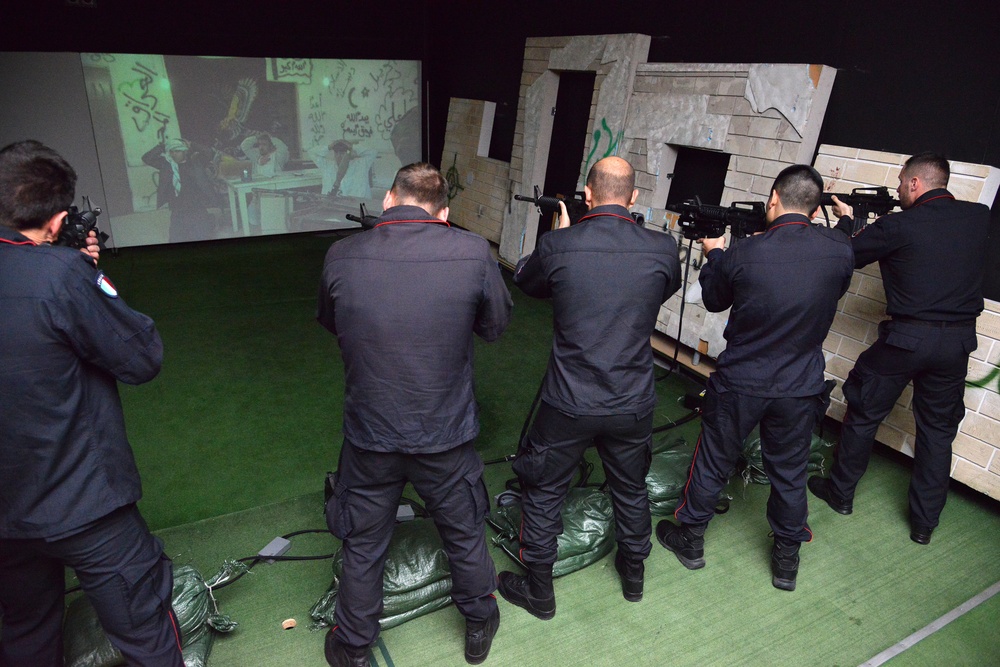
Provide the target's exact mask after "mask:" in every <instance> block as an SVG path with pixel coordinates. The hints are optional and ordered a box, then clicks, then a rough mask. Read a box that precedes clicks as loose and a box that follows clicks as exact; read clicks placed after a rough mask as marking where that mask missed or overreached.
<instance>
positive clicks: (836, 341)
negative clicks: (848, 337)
mask: <svg viewBox="0 0 1000 667" xmlns="http://www.w3.org/2000/svg"><path fill="white" fill-rule="evenodd" d="M843 339H844V337H843V336H841V335H839V334H835V333H832V332H831V333H828V334H827V335H826V339H825V340H824V341H823V350H824V351H826V352H829V353H830V355H828V356H832V355H834V354H836V353H837V350H838V349H839V348H840V341H842V340H843Z"/></svg>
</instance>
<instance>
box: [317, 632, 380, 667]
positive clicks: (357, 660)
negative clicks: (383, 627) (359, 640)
mask: <svg viewBox="0 0 1000 667" xmlns="http://www.w3.org/2000/svg"><path fill="white" fill-rule="evenodd" d="M324 650H325V652H326V661H327V662H328V663H330V665H331V667H371V663H370V662H368V647H365V648H355V647H353V646H348V645H347V644H341V643H340V641H339V640H338V639H337V638H336V636H335V635H334V634H333V630H331V631H330V632H328V633H326V646H325V647H324Z"/></svg>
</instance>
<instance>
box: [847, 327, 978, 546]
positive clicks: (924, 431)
mask: <svg viewBox="0 0 1000 667" xmlns="http://www.w3.org/2000/svg"><path fill="white" fill-rule="evenodd" d="M976 345H977V340H976V327H975V320H971V321H967V322H965V323H937V324H932V323H929V322H927V323H917V322H911V321H905V322H901V321H896V320H886V321H883V322H882V323H881V324H880V325H879V337H878V340H876V341H875V343H873V344H872V346H871V347H870V348H868V349H867V350H865V351H864V352H863V353H861V356H860V357H858V361H857V363H856V364H855V365H854V368H853V370H851V372H850V374H849V375H848V377H847V382H845V383H844V396H845V398H846V399H847V414H846V416H845V417H844V425H843V428H842V429H841V436H840V444H839V445H838V447H837V451H836V455H835V460H834V465H833V470H832V472H831V475H830V489H831V491H832V493H833V495H834V497H836V498H838V499H842V500H845V501H846V500H851V499H853V498H854V492H855V490H856V488H857V485H858V481H859V480H860V479H861V476H862V475H864V473H865V470H866V469H867V468H868V461H869V459H870V458H871V452H872V444H873V442H874V440H875V434H876V432H877V431H878V427H879V424H881V423H882V420H883V419H885V418H886V416H888V414H889V412H891V411H892V408H893V406H894V405H895V404H896V401H897V400H898V399H899V397H900V395H901V394H902V393H903V389H905V388H906V385H907V384H908V383H909V382H910V381H912V382H913V415H914V417H915V419H916V436H917V437H916V441H915V444H914V446H913V473H912V476H911V478H910V490H909V505H910V521H911V523H912V525H913V527H915V528H921V529H932V528H934V527H935V526H937V525H938V519H939V518H940V516H941V510H943V509H944V504H945V501H946V500H947V496H948V478H949V474H950V472H951V443H952V441H953V440H954V439H955V434H956V433H957V432H958V424H959V422H961V421H962V418H963V417H964V416H965V403H964V396H965V377H966V375H967V373H968V363H969V353H971V352H972V351H974V350H975V349H976Z"/></svg>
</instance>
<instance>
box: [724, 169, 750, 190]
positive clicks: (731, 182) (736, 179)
mask: <svg viewBox="0 0 1000 667" xmlns="http://www.w3.org/2000/svg"><path fill="white" fill-rule="evenodd" d="M753 179H754V177H753V176H752V175H751V174H747V173H743V172H740V171H727V172H726V187H728V188H733V189H736V190H741V191H749V190H750V189H751V188H752V187H753Z"/></svg>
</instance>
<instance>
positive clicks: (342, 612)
mask: <svg viewBox="0 0 1000 667" xmlns="http://www.w3.org/2000/svg"><path fill="white" fill-rule="evenodd" d="M383 206H384V213H383V214H382V217H381V218H379V221H378V223H377V224H376V225H375V227H374V228H373V229H371V230H368V231H365V232H363V233H361V234H357V235H354V236H351V237H348V238H346V239H343V240H340V241H338V242H337V243H335V244H333V246H332V247H331V248H330V251H329V252H328V253H327V256H326V264H325V266H324V268H323V279H322V284H321V288H320V296H319V314H318V317H317V319H318V320H319V322H320V323H321V324H322V325H323V326H325V327H326V328H327V329H329V330H330V331H331V332H332V333H333V334H334V335H335V336H336V337H337V341H338V343H339V344H340V350H341V354H342V355H343V359H344V372H345V380H346V391H345V395H344V444H343V448H342V450H341V453H340V464H339V466H338V471H337V475H336V479H335V482H334V484H333V495H332V496H331V497H330V500H329V502H328V503H327V507H326V515H327V523H328V524H329V526H330V530H331V531H332V532H333V534H334V535H335V536H337V537H339V538H340V539H342V540H343V541H344V542H343V554H344V576H343V577H342V578H341V584H340V592H339V594H338V595H337V608H336V611H335V617H336V622H337V624H336V625H335V626H334V628H333V629H332V630H331V631H330V633H329V634H328V635H327V638H326V657H327V660H328V661H329V662H330V664H331V665H345V666H346V665H351V666H357V665H367V664H368V657H367V651H368V647H370V646H371V645H372V644H374V643H375V640H376V639H377V637H378V629H379V625H378V619H379V616H380V614H381V612H382V572H383V569H384V566H385V557H386V550H387V548H388V546H389V540H390V538H391V537H392V528H393V522H394V520H395V517H396V508H397V507H398V505H399V499H400V497H401V495H402V492H403V486H404V485H405V484H406V483H407V482H411V483H412V484H413V486H414V488H415V489H416V491H417V493H419V494H420V496H421V498H423V499H424V501H425V502H426V505H427V510H428V511H429V512H430V514H431V516H432V517H433V518H434V522H435V525H436V526H437V529H438V531H439V532H440V534H441V539H442V541H443V542H444V549H445V552H446V553H447V555H448V561H449V564H450V568H451V577H452V582H453V588H452V599H453V600H454V602H455V605H456V606H457V607H458V610H459V611H460V612H461V613H462V615H463V616H465V618H466V640H465V658H466V660H467V661H468V662H470V663H471V664H478V663H480V662H482V661H483V660H485V659H486V656H487V654H488V653H489V649H490V645H491V642H492V640H493V636H494V634H496V631H497V627H498V626H499V623H500V611H499V609H498V608H497V603H496V598H495V597H494V595H493V591H494V590H495V589H496V570H495V569H494V566H493V560H492V558H491V557H490V555H489V552H488V551H487V549H486V531H485V519H486V514H487V512H488V511H489V498H488V496H487V493H486V486H485V484H484V482H483V478H482V474H483V462H482V459H480V457H479V455H478V454H477V453H476V451H475V449H473V446H472V441H473V439H474V438H475V437H476V435H477V434H478V433H479V420H478V416H477V412H478V410H477V406H476V399H475V396H474V394H473V368H472V356H473V333H475V334H477V335H478V336H480V337H481V338H483V339H484V340H487V341H493V340H496V339H497V338H498V337H499V336H500V334H501V333H502V332H503V330H504V329H505V328H506V327H507V324H508V322H509V321H510V312H511V307H512V302H511V298H510V293H509V292H508V291H507V287H506V286H505V285H504V282H503V278H502V277H501V275H500V270H499V268H498V267H497V263H496V261H494V260H493V258H492V256H491V255H490V249H489V243H488V242H487V241H486V240H485V239H483V238H482V237H480V236H478V235H476V234H473V233H470V232H466V231H463V230H459V229H455V228H453V227H450V226H449V224H448V222H447V220H448V184H447V182H446V181H445V180H444V178H443V177H442V176H441V174H440V172H439V171H438V170H437V169H435V168H434V167H432V166H431V165H429V164H423V163H415V164H411V165H408V166H406V167H403V168H402V169H400V170H399V173H397V174H396V179H395V181H394V182H393V185H392V189H391V190H389V192H388V193H386V196H385V200H384V201H383Z"/></svg>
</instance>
